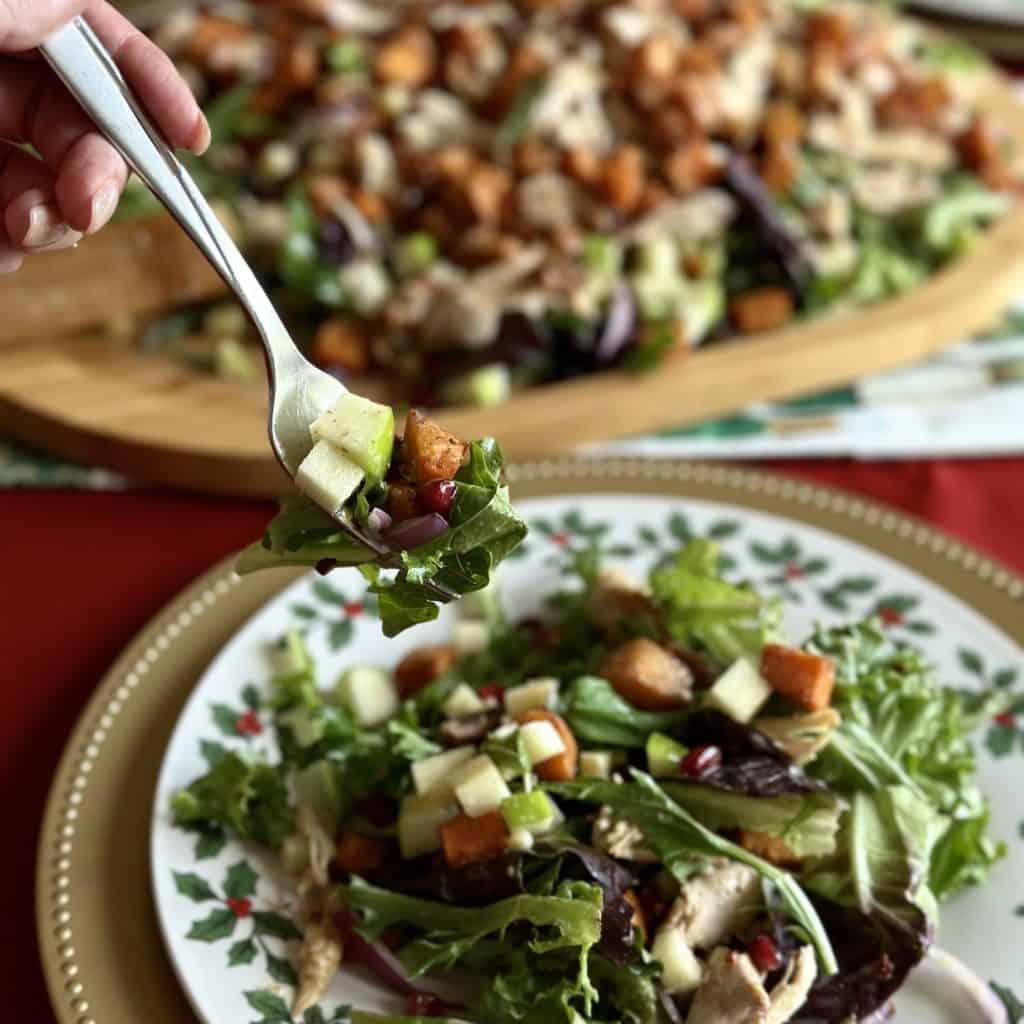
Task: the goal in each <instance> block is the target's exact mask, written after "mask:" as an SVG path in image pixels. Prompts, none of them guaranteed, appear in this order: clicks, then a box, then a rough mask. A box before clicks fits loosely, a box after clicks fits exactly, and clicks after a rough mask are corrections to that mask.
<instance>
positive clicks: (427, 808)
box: [398, 793, 459, 858]
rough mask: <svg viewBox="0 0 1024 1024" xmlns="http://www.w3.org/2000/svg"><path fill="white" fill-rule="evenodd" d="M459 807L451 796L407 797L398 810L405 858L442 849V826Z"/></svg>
mask: <svg viewBox="0 0 1024 1024" xmlns="http://www.w3.org/2000/svg"><path fill="white" fill-rule="evenodd" d="M458 813H459V808H458V806H457V805H456V804H455V802H454V801H453V800H452V798H451V794H450V793H441V794H435V793H429V794H427V795H426V796H419V795H416V796H407V797H405V799H404V800H402V805H401V807H400V808H399V811H398V847H399V850H400V851H401V853H402V856H403V857H406V858H410V857H420V856H422V855H423V854H425V853H433V852H434V850H439V849H440V848H441V832H440V829H441V826H442V825H443V824H444V823H445V822H446V821H451V819H452V818H454V817H456V816H457V815H458Z"/></svg>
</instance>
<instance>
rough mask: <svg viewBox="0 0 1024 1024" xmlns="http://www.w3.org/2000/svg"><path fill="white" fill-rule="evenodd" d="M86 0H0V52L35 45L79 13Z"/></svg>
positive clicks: (17, 51)
mask: <svg viewBox="0 0 1024 1024" xmlns="http://www.w3.org/2000/svg"><path fill="white" fill-rule="evenodd" d="M86 3H87V0H0V53H21V52H23V51H24V50H31V49H32V48H33V47H35V46H38V45H39V44H40V43H41V42H42V41H43V40H44V39H45V38H46V37H47V36H48V35H49V34H50V33H51V32H53V31H54V29H57V28H60V26H61V25H63V24H65V23H67V22H69V21H70V20H71V19H72V18H73V17H74V16H75V15H76V14H81V13H82V10H83V9H84V8H85V6H86Z"/></svg>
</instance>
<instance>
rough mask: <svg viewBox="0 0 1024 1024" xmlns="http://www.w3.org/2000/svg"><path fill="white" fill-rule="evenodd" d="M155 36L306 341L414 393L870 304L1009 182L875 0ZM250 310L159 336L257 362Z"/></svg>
mask: <svg viewBox="0 0 1024 1024" xmlns="http://www.w3.org/2000/svg"><path fill="white" fill-rule="evenodd" d="M152 32H153V35H154V37H155V38H156V39H157V40H158V41H159V42H160V44H161V45H163V46H164V47H165V48H167V49H168V50H169V52H170V53H171V54H172V55H173V57H174V58H175V60H176V62H177V63H178V65H179V67H180V68H182V70H183V71H184V72H185V74H186V75H187V76H188V77H189V78H190V80H191V81H192V82H193V84H194V86H195V88H196V89H197V91H198V92H199V93H200V95H201V96H202V98H203V100H204V102H205V104H206V109H207V111H208V113H209V115H210V118H211V122H212V124H213V129H214V140H215V141H214V146H213V149H212V150H211V152H210V154H209V155H208V157H207V158H205V160H204V161H202V162H197V164H196V166H195V168H194V169H195V171H196V172H197V173H198V174H200V175H201V178H202V183H203V186H204V188H205V189H206V191H207V192H209V193H210V194H211V195H214V196H219V197H220V198H221V199H222V200H223V201H224V202H225V203H226V204H228V206H229V207H230V209H231V211H232V213H231V221H232V223H233V224H234V226H235V228H236V229H237V231H238V233H239V236H240V238H241V240H242V241H243V243H244V245H245V248H246V251H247V253H248V254H249V256H250V257H251V258H252V259H253V260H254V261H256V263H257V264H258V265H259V267H260V268H261V270H262V273H263V274H264V275H265V276H266V278H267V280H268V281H269V282H271V283H272V284H273V285H275V286H276V288H277V299H278V301H279V302H280V304H281V305H282V307H283V308H285V309H286V310H287V311H288V313H289V316H290V322H291V324H292V325H293V326H294V327H295V328H296V329H297V330H299V331H301V332H302V333H304V334H305V337H306V340H307V343H308V346H309V351H310V352H311V354H312V356H313V358H314V359H315V361H316V362H317V363H319V364H321V365H323V366H326V367H330V368H333V369H335V370H337V371H338V372H341V373H344V374H346V375H351V376H352V377H363V378H364V379H366V378H367V377H372V376H374V375H377V376H379V377H381V378H383V379H386V380H387V381H388V382H389V384H392V385H394V386H396V387H397V390H398V391H399V392H400V394H401V396H402V397H405V398H407V399H409V400H410V401H412V402H415V403H421V404H427V405H435V404H438V403H443V402H454V403H459V402H475V403H480V404H489V403H495V402H499V401H501V400H502V399H503V398H504V397H505V396H506V395H507V394H508V393H509V391H510V389H512V388H516V387H520V386H527V385H530V384H535V383H541V382H545V381H552V380H561V379H565V378H567V377H572V376H574V375H577V374H581V373H587V372H590V371H593V370H597V369H600V368H602V367H605V366H608V365H612V364H617V365H623V364H624V365H627V366H634V367H645V366H651V365H655V364H656V363H657V361H658V359H659V357H660V356H661V355H662V354H664V353H665V352H667V351H669V350H671V349H674V348H678V347H688V346H695V345H700V344H703V343H708V342H712V341H718V340H720V339H722V338H724V337H726V336H728V335H731V334H735V333H737V332H738V333H741V334H746V333H750V332H755V331H761V330H764V329H768V328H774V327H779V326H781V325H783V324H785V323H787V322H789V321H791V320H792V319H794V318H798V317H802V316H806V315H810V314H814V313H818V312H820V311H822V310H825V309H839V308H845V307H851V306H859V305H863V304H866V303H871V302H875V301H877V300H879V299H882V298H885V297H886V296H889V295H893V294H896V293H899V292H901V291H904V290H906V289H908V288H911V287H913V286H914V285H916V284H917V283H919V282H920V281H922V280H923V279H924V278H926V277H927V276H928V275H929V274H931V273H932V272H933V271H934V270H935V269H936V268H938V267H939V266H941V265H942V264H943V263H945V262H946V261H947V260H949V259H951V258H953V257H955V256H956V255H957V254H958V253H961V252H963V251H964V249H965V248H966V247H968V246H969V245H970V244H971V242H972V241H973V240H974V239H975V238H976V237H977V235H978V234H979V229H980V228H981V227H982V226H983V225H985V224H986V223H988V222H989V221H990V220H992V219H993V218H996V217H998V216H999V215H1000V214H1001V213H1002V212H1003V211H1004V210H1005V209H1006V207H1007V205H1008V203H1009V194H1010V193H1011V192H1012V190H1013V187H1014V175H1013V172H1012V169H1011V162H1010V155H1009V154H1008V153H1007V151H1006V147H1005V145H1004V140H1003V139H1002V138H1001V136H1000V131H999V126H998V125H997V124H994V123H992V121H991V119H990V118H988V117H986V115H985V113H984V112H983V111H980V110H977V109H975V107H974V104H973V103H972V99H971V84H972V82H973V81H974V80H975V79H976V78H977V76H972V75H971V74H969V73H964V71H963V69H964V66H965V65H966V66H969V65H970V63H971V55H970V54H965V53H964V51H962V50H961V49H960V48H959V47H957V46H956V45H954V44H950V43H948V42H942V41H936V40H935V39H934V38H932V37H931V36H929V35H928V34H927V33H926V32H925V31H924V30H923V29H921V28H920V27H919V26H917V25H916V24H914V23H913V22H910V21H908V20H905V19H903V18H901V17H899V16H897V15H895V14H894V13H893V12H892V11H891V10H888V9H886V7H885V6H884V5H878V4H863V5H861V4H851V3H842V4H828V5H817V4H801V3H787V2H783V0H614V2H612V0H497V2H465V3H463V2H439V0H420V2H404V0H403V2H397V0H389V2H369V0H289V2H287V3H285V2H281V3H274V4H271V3H262V4H256V3H253V4H246V3H224V4H218V5H213V4H210V5H201V6H200V7H199V8H197V9H189V10H185V11H178V12H176V13H174V14H171V15H169V16H166V17H165V18H164V19H162V20H161V22H160V23H159V24H156V25H155V26H153V28H152ZM146 202H147V196H146V195H145V194H144V193H143V192H142V191H141V190H139V191H136V192H134V193H133V194H132V195H130V196H129V197H128V200H127V201H126V204H125V207H124V210H123V213H125V214H126V215H127V214H128V213H131V212H133V211H134V210H137V209H139V208H140V207H144V206H145V205H146ZM197 333H198V334H199V335H200V336H201V337H203V338H205V339H206V340H205V342H202V343H200V344H199V346H198V348H197V347H196V343H195V341H194V340H192V341H190V342H189V343H188V344H182V343H181V341H180V338H179V336H180V335H184V334H188V335H195V334H197ZM245 335H246V323H245V320H244V317H241V315H240V314H239V313H238V312H237V311H235V310H233V309H231V308H223V307H219V306H216V307H214V308H212V309H195V310H189V311H186V313H185V314H183V315H180V316H177V317H175V318H173V319H171V320H170V321H167V320H162V321H161V322H160V323H158V324H156V325H153V327H152V328H151V330H150V331H149V332H148V335H147V340H148V342H149V343H150V344H151V345H155V346H160V345H164V346H171V347H174V346H176V345H178V346H180V347H181V348H182V350H183V351H184V352H185V353H186V354H187V355H190V356H191V357H192V358H193V359H196V360H198V361H200V362H205V363H206V364H208V365H212V366H214V367H216V368H218V369H219V370H220V371H221V372H225V373H234V374H237V375H245V374H247V373H249V372H251V369H252V367H251V365H250V357H249V355H248V350H247V349H246V347H245V346H244V345H243V344H242V342H243V341H244V340H245Z"/></svg>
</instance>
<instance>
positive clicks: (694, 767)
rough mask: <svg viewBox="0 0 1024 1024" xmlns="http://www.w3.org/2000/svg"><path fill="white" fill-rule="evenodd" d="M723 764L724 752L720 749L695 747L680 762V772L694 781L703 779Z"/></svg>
mask: <svg viewBox="0 0 1024 1024" xmlns="http://www.w3.org/2000/svg"><path fill="white" fill-rule="evenodd" d="M721 763H722V751H721V750H719V748H718V747H694V748H693V750H691V751H690V752H689V753H688V754H687V755H686V757H684V758H683V759H682V761H680V762H679V771H680V772H682V774H683V775H689V776H690V778H692V779H700V778H703V777H704V776H705V775H707V774H708V772H712V771H714V770H715V769H716V768H717V767H718V766H719V765H720V764H721Z"/></svg>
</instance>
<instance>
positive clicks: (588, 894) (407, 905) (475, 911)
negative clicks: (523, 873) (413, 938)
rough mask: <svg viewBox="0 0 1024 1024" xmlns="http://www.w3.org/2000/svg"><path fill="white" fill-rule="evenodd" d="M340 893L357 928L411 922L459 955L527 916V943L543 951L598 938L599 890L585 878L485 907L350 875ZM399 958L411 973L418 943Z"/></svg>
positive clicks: (373, 931)
mask: <svg viewBox="0 0 1024 1024" xmlns="http://www.w3.org/2000/svg"><path fill="white" fill-rule="evenodd" d="M341 893H342V898H343V899H344V901H345V903H347V904H348V906H349V907H351V908H352V910H354V911H355V912H356V913H357V914H358V915H359V918H360V931H361V932H362V933H363V934H364V935H365V936H366V937H367V938H368V939H370V940H372V941H376V940H377V939H379V938H380V936H381V934H382V933H383V932H385V931H386V930H387V929H388V928H392V927H395V926H396V925H411V926H412V927H414V928H417V929H420V930H421V931H422V932H423V933H424V936H425V937H426V938H427V939H429V940H430V941H431V942H432V943H435V944H437V945H440V944H442V943H445V942H447V943H449V944H451V945H452V946H453V947H454V948H453V952H454V953H457V954H458V955H456V956H454V959H452V960H450V961H449V966H450V965H451V963H454V962H457V961H458V960H459V959H460V958H461V956H462V955H463V952H464V951H465V949H468V948H470V947H471V946H472V945H473V944H474V943H476V942H478V941H480V940H483V939H485V938H486V937H487V936H489V935H495V934H497V935H498V936H499V937H501V936H503V935H504V934H505V932H506V930H507V929H508V928H509V927H511V926H512V925H513V924H516V923H518V922H525V923H527V924H530V925H533V927H534V928H535V929H536V932H535V934H534V937H533V939H531V940H530V942H529V947H530V949H532V950H533V951H534V952H537V953H543V952H547V951H549V950H553V949H559V948H564V947H579V948H581V949H587V950H589V948H590V947H591V946H592V945H594V944H595V943H596V942H597V941H598V940H599V939H600V938H601V905H602V897H601V890H600V888H598V887H597V886H594V885H587V884H586V883H583V882H575V883H569V884H568V885H563V886H562V887H560V888H559V890H558V895H555V896H531V895H529V894H523V895H520V896H510V897H509V898H508V899H504V900H499V901H498V902H497V903H491V904H490V905H488V906H485V907H457V906H452V905H451V904H448V903H437V902H435V901H433V900H423V899H419V898H418V897H415V896H406V895H404V894H403V893H396V892H391V891H389V890H387V889H381V888H378V887H377V886H374V885H370V884H369V883H368V882H364V881H363V880H362V879H359V878H354V879H353V880H352V882H351V883H350V884H348V885H346V886H343V887H342V889H341ZM413 945H414V947H415V948H414V949H413V950H411V951H409V952H407V951H406V950H408V947H406V950H403V953H402V958H403V961H406V958H407V957H408V962H407V966H410V965H412V967H413V970H414V974H420V973H422V970H425V969H426V968H425V967H421V964H420V962H419V959H418V958H419V957H420V950H421V949H422V948H423V947H422V946H420V947H416V944H415V943H414V944H413Z"/></svg>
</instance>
